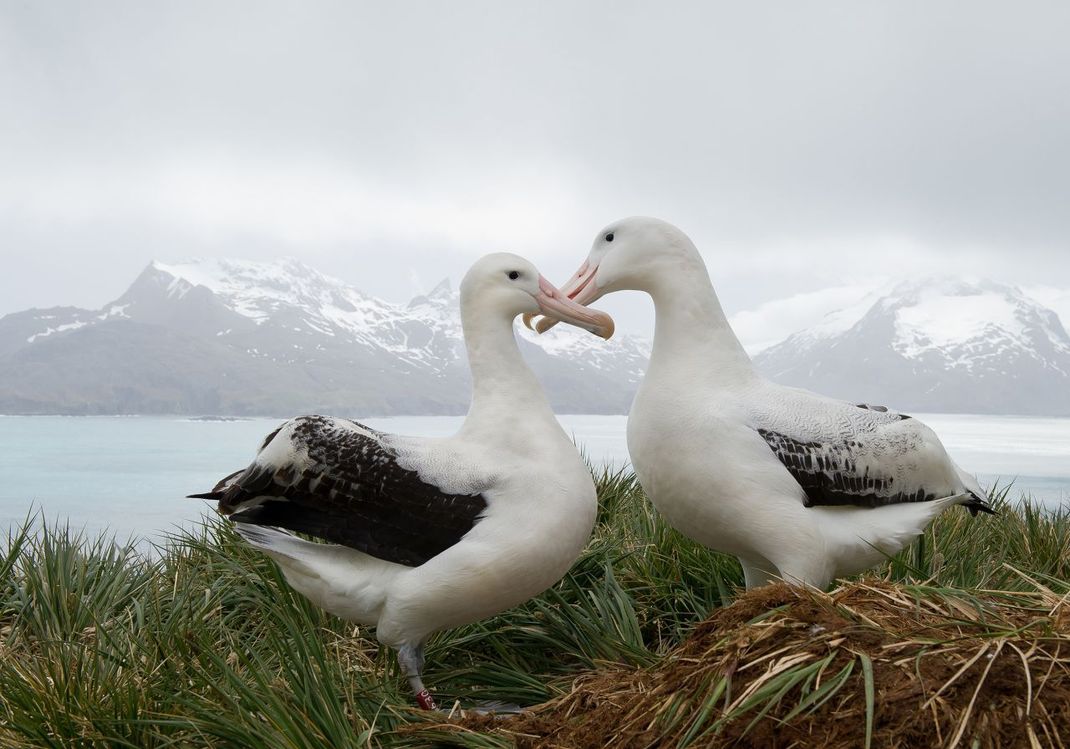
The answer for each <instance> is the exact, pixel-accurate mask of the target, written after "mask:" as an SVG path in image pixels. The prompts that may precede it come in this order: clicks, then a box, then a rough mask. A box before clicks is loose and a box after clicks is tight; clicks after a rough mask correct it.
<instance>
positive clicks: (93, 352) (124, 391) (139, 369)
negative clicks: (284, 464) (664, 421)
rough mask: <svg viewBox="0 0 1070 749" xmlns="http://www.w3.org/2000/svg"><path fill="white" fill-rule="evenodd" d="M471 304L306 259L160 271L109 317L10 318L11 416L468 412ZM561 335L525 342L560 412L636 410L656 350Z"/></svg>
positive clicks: (4, 355) (2, 399)
mask: <svg viewBox="0 0 1070 749" xmlns="http://www.w3.org/2000/svg"><path fill="white" fill-rule="evenodd" d="M457 301H458V295H457V293H456V292H454V291H453V290H452V286H451V284H450V283H449V281H448V279H446V280H445V281H443V282H442V283H440V284H438V285H437V286H436V287H435V288H434V289H432V291H431V292H430V293H429V294H427V295H420V296H417V297H415V298H414V299H412V300H410V302H409V303H408V304H393V303H390V302H386V301H384V300H382V299H378V298H376V297H372V296H369V295H367V294H365V293H363V292H362V291H359V290H358V289H356V288H354V287H352V286H349V285H347V284H345V283H344V282H342V281H340V280H338V279H335V278H331V277H329V276H326V275H324V274H321V273H319V272H318V271H316V270H315V269H313V268H311V267H309V266H307V265H305V264H303V263H301V262H300V261H297V260H295V259H293V258H283V259H280V260H277V261H272V262H268V263H258V262H251V261H240V260H230V259H222V260H193V261H183V262H180V263H163V262H160V261H153V262H151V263H149V264H148V265H147V266H146V267H145V268H144V269H143V270H142V272H141V273H140V274H139V275H138V276H137V278H135V280H134V281H133V283H132V284H131V285H130V286H129V287H128V288H127V289H126V291H125V292H123V294H122V295H121V296H120V297H119V298H118V299H116V300H115V301H114V302H110V303H108V304H106V305H104V307H102V308H101V309H100V310H84V309H80V308H76V307H55V308H51V309H46V310H26V311H23V312H17V313H12V314H11V315H7V316H5V317H3V318H0V412H3V413H68V414H105V413H177V414H201V413H212V414H221V415H222V414H225V415H239V416H242V415H247V416H252V415H286V414H291V413H294V412H308V411H329V412H330V413H334V414H338V415H360V416H380V415H400V414H428V413H431V414H434V413H442V414H458V413H464V412H465V411H466V410H467V406H468V401H469V396H470V384H469V375H468V369H467V361H466V357H465V351H464V345H463V337H462V335H461V327H460V316H459V310H458V308H457ZM559 327H560V331H559V332H558V331H555V332H556V333H557V334H556V335H550V336H545V337H542V338H536V337H535V336H534V335H533V334H530V333H529V332H528V331H523V330H521V331H519V332H520V335H519V336H518V339H519V344H520V347H521V350H522V351H523V353H524V355H525V357H526V358H527V360H528V362H529V364H530V365H531V366H532V368H533V369H534V370H535V372H536V374H537V375H539V376H540V379H541V380H542V382H543V383H544V385H545V386H546V389H547V391H548V395H549V397H550V400H551V403H552V404H553V405H554V406H555V407H556V408H558V409H559V410H562V411H569V410H571V411H574V412H575V411H584V412H590V413H619V412H621V411H623V410H625V409H626V408H627V406H628V403H629V402H630V399H631V394H632V392H633V391H634V388H635V385H636V383H637V382H638V378H639V376H641V372H642V363H643V362H645V357H646V349H645V343H644V342H642V341H640V340H639V339H634V338H631V337H628V336H620V337H618V338H615V339H614V340H612V341H608V342H603V341H601V340H600V339H598V338H596V337H594V336H592V335H590V334H589V333H586V332H584V331H580V330H576V329H573V328H571V327H569V326H559ZM153 333H155V334H156V335H155V336H154V335H153ZM164 342H166V345H164ZM45 344H47V345H45ZM562 351H572V352H576V351H580V352H583V351H589V352H590V353H591V355H590V356H582V355H581V356H568V355H565V354H563V353H562Z"/></svg>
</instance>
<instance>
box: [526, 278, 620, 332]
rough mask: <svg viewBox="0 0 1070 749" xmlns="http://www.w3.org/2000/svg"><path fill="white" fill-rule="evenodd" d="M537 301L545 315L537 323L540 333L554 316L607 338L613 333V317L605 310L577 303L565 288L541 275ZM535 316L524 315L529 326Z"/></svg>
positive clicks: (556, 318) (556, 319) (529, 326)
mask: <svg viewBox="0 0 1070 749" xmlns="http://www.w3.org/2000/svg"><path fill="white" fill-rule="evenodd" d="M535 301H536V302H537V303H538V305H539V311H540V312H541V313H542V314H543V315H544V317H543V319H542V320H539V322H538V324H537V325H536V329H537V330H538V331H539V332H540V333H542V332H544V329H543V324H544V323H545V322H546V321H547V320H548V319H551V318H552V319H553V320H554V322H555V323H556V322H557V321H561V322H567V323H569V324H570V325H575V326H576V327H577V328H583V329H584V330H586V331H589V332H591V333H594V334H595V335H597V336H601V337H602V338H605V339H606V340H608V339H609V338H610V336H612V335H613V330H614V324H613V318H612V317H610V316H609V315H607V314H606V313H605V312H600V311H599V310H595V309H588V308H587V307H584V306H583V305H581V304H577V303H576V302H574V301H572V299H570V298H569V297H568V295H567V294H566V293H565V292H564V290H561V289H558V288H556V287H555V286H554V285H553V284H552V283H550V282H549V281H547V280H546V279H545V278H543V277H542V276H539V293H538V294H536V295H535ZM533 318H534V314H531V313H529V314H526V315H524V317H523V320H524V324H525V325H526V326H528V328H531V320H532V319H533ZM550 327H551V326H547V327H546V328H545V330H549V328H550Z"/></svg>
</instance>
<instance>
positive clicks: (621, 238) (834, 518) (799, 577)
mask: <svg viewBox="0 0 1070 749" xmlns="http://www.w3.org/2000/svg"><path fill="white" fill-rule="evenodd" d="M622 289H635V290H639V291H644V292H647V293H648V294H649V295H650V296H651V298H652V299H653V301H654V307H655V312H656V322H655V334H654V345H653V350H652V352H651V357H650V366H649V369H648V370H647V373H646V376H645V378H644V379H643V382H642V385H641V386H640V388H639V391H638V393H637V395H636V398H635V402H634V403H633V405H632V409H631V414H630V416H629V418H628V451H629V453H630V455H631V459H632V463H633V465H634V467H635V470H636V473H637V474H638V476H639V479H640V482H641V483H642V486H643V489H644V490H645V491H646V493H647V495H648V496H649V497H650V499H651V501H653V503H654V504H655V505H656V506H657V508H658V510H659V511H660V512H661V513H662V514H663V515H664V516H665V518H666V519H667V520H668V521H669V523H671V524H672V525H673V526H674V527H675V528H677V529H678V530H680V531H681V532H683V533H685V534H686V535H688V536H690V537H692V538H694V539H696V540H697V541H700V542H701V543H703V544H705V545H707V546H709V547H711V548H714V549H717V550H719V551H724V552H727V553H730V554H734V555H736V556H738V557H739V558H740V561H741V562H742V564H743V569H744V573H745V575H746V582H747V586H748V587H754V586H756V585H759V584H762V583H764V582H767V581H769V580H770V579H773V578H783V579H785V580H788V581H791V582H795V583H800V584H807V585H813V586H817V587H825V586H827V585H828V584H829V583H830V582H831V581H832V580H833V579H834V578H835V577H837V576H841V575H845V574H851V573H854V572H858V571H861V570H863V569H866V568H867V567H870V566H872V565H874V564H877V563H879V562H880V561H881V560H882V559H884V558H885V555H887V554H894V553H896V552H897V551H899V550H900V549H902V548H903V547H904V546H905V545H906V544H908V543H909V542H910V541H911V540H912V539H913V538H914V537H915V536H917V535H918V534H919V533H921V531H922V530H923V529H924V528H925V526H926V524H928V523H929V521H931V520H932V519H933V518H934V517H936V516H937V515H938V514H939V513H941V512H942V511H943V510H945V509H947V508H948V507H950V506H951V505H955V504H963V505H966V506H967V508H968V509H970V510H971V512H974V513H976V512H977V511H983V512H990V511H991V510H990V509H989V507H988V505H987V504H986V503H985V502H984V492H983V491H982V490H981V488H980V486H978V484H977V481H976V480H975V479H974V478H973V477H972V476H969V475H968V474H965V473H964V472H962V471H961V470H960V469H959V468H958V467H957V466H956V465H955V464H954V462H953V461H952V460H951V459H950V458H949V457H948V455H947V453H946V452H945V451H944V448H943V446H942V445H941V444H940V440H939V439H938V438H937V436H936V435H935V434H934V433H933V431H932V430H931V429H929V428H928V427H927V426H925V425H924V424H922V423H921V422H919V421H918V420H916V419H912V418H910V417H909V416H904V415H901V414H898V413H895V412H892V411H887V410H886V409H883V408H882V407H873V406H867V405H865V404H859V405H854V404H851V403H845V402H843V401H838V400H835V399H832V398H826V397H823V396H819V395H816V394H814V393H810V392H807V391H804V390H799V389H795V388H789V387H783V386H781V385H777V384H775V383H772V382H770V381H768V380H766V379H764V378H763V377H761V376H760V375H759V374H758V373H757V372H756V371H755V369H754V367H753V366H752V364H751V361H750V358H749V357H748V356H747V354H746V352H745V351H744V350H743V347H742V346H741V345H740V343H739V341H738V340H737V339H736V336H735V334H734V333H733V332H732V329H731V328H730V326H729V325H728V321H727V319H726V318H725V316H724V313H723V311H722V310H721V306H720V303H719V302H718V300H717V296H716V294H715V292H714V290H713V285H712V284H711V282H710V278H709V274H708V273H707V270H706V266H705V263H704V262H703V260H702V257H701V256H700V255H699V253H698V251H697V250H696V249H695V246H694V245H693V244H692V243H691V241H690V239H688V238H687V236H686V235H684V234H683V232H681V231H680V230H679V229H677V228H675V227H673V226H671V225H670V224H667V223H665V222H663V221H659V220H657V219H650V218H631V219H625V220H623V221H620V222H617V223H615V224H613V225H611V226H609V227H606V229H604V230H603V231H602V232H600V233H599V235H598V237H597V238H596V240H595V242H594V246H593V247H592V249H591V252H590V255H589V256H588V259H587V261H586V262H585V263H584V265H583V266H582V267H581V268H580V270H579V272H578V273H577V274H576V275H575V276H574V277H573V278H572V279H571V280H570V281H569V283H568V284H567V285H566V286H564V287H563V288H562V291H563V292H564V293H566V294H569V295H570V296H572V297H573V298H574V299H575V301H577V302H579V303H581V304H589V303H591V302H593V301H594V300H596V299H598V298H599V297H601V296H602V295H604V294H606V293H609V292H612V291H618V290H622ZM550 325H552V321H550V320H543V321H541V322H540V324H539V329H540V330H546V329H547V328H548V327H549V326H550Z"/></svg>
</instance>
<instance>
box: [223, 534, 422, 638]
mask: <svg viewBox="0 0 1070 749" xmlns="http://www.w3.org/2000/svg"><path fill="white" fill-rule="evenodd" d="M234 529H235V530H236V531H237V532H238V534H239V535H241V537H242V538H243V539H245V541H246V542H247V543H249V545H250V546H253V547H255V548H257V549H260V550H261V551H263V552H264V553H265V554H267V555H268V556H270V557H271V558H272V559H274V560H275V562H277V563H278V565H279V568H280V569H281V570H282V573H283V575H285V576H286V582H288V583H289V584H290V585H291V586H292V587H293V588H294V590H296V591H297V592H298V593H300V594H301V595H303V596H305V597H306V598H308V599H309V600H311V601H312V602H313V603H314V604H316V605H317V606H319V607H320V608H323V609H326V610H327V611H329V612H331V613H332V614H335V615H336V616H340V617H342V618H343V619H347V620H349V621H352V622H357V623H358V624H369V625H370V624H375V623H376V622H377V621H378V620H379V614H380V612H381V611H382V608H383V604H384V603H385V602H386V596H387V591H389V590H390V587H391V585H392V584H393V582H394V580H395V579H396V578H397V576H398V575H401V574H404V573H405V572H407V571H409V568H408V567H405V566H403V565H400V564H394V563H393V562H387V561H384V560H382V559H377V558H375V557H373V556H370V555H368V554H364V553H361V552H359V551H357V550H355V549H350V548H348V547H346V546H339V545H337V544H323V543H316V542H314V541H305V540H304V539H302V538H298V537H297V536H294V535H293V534H290V533H286V532H285V531H280V530H277V529H275V528H268V527H265V526H262V525H251V524H249V523H241V522H237V523H234Z"/></svg>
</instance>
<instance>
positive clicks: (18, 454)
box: [0, 414, 1070, 540]
mask: <svg viewBox="0 0 1070 749" xmlns="http://www.w3.org/2000/svg"><path fill="white" fill-rule="evenodd" d="M917 417H918V418H920V419H922V420H924V421H925V422H926V423H927V424H929V425H930V426H931V427H933V428H934V429H935V430H936V432H937V434H939V435H940V437H941V439H942V440H943V442H944V445H945V446H946V447H947V449H948V452H950V453H951V455H952V457H953V458H954V459H955V460H956V461H957V462H958V463H959V465H961V466H962V467H963V468H965V469H966V470H968V471H970V472H972V473H975V474H977V476H978V478H979V479H980V480H981V483H982V485H984V486H986V487H988V486H991V485H992V484H993V483H994V482H997V481H998V482H999V484H1000V485H1005V484H1006V483H1008V482H1013V491H1012V495H1013V496H1019V495H1020V493H1021V492H1028V493H1030V494H1031V495H1033V496H1034V497H1035V498H1037V499H1039V500H1041V501H1043V502H1044V503H1045V504H1047V505H1049V506H1052V507H1054V506H1058V505H1059V504H1061V503H1064V502H1070V419H1042V418H1028V417H1012V416H973V415H949V414H918V415H917ZM559 418H560V420H561V423H562V425H563V426H564V428H565V430H566V431H567V432H569V433H570V434H571V435H572V436H573V438H574V439H575V440H576V442H577V444H579V445H580V446H581V447H582V449H583V450H584V451H585V452H586V454H587V455H588V456H589V457H590V458H591V459H592V460H593V461H594V462H595V463H604V462H608V463H614V464H624V463H626V462H627V460H628V450H627V446H626V444H625V426H626V423H627V418H626V417H624V416H589V415H563V416H561V417H559ZM461 420H462V419H461V417H453V416H429V417H425V416H405V417H395V418H384V419H365V420H364V422H365V423H366V424H368V425H369V426H371V427H374V428H376V429H381V430H383V431H388V432H398V433H402V434H413V435H424V436H446V435H449V434H452V433H454V432H455V431H456V430H457V428H458V426H459V425H460V423H461ZM279 422H280V420H279V419H249V420H240V421H198V420H190V419H182V418H167V417H144V416H142V417H63V416H54V417H53V416H32V417H20V416H6V417H0V533H2V532H3V531H5V530H6V529H7V528H8V527H9V526H10V525H11V524H12V523H18V522H20V521H22V520H23V519H24V518H25V517H26V516H27V514H29V513H31V512H41V513H43V514H44V516H45V517H46V518H47V519H48V520H49V521H50V522H57V521H58V522H63V523H68V522H69V523H70V525H71V526H72V527H76V528H84V529H85V530H86V531H88V532H90V533H98V532H109V533H113V534H115V535H116V537H118V538H120V539H126V538H131V537H136V538H142V539H150V540H151V539H158V538H160V537H162V536H163V535H164V534H165V533H166V532H168V531H171V530H174V529H176V528H177V527H179V526H182V525H189V524H192V523H195V522H197V520H198V519H200V518H201V517H202V515H203V514H204V513H205V512H206V509H207V507H208V505H207V503H205V502H203V501H199V500H192V499H185V498H184V497H185V495H186V494H191V493H194V492H203V491H209V490H210V489H211V488H212V486H213V485H214V484H215V482H216V481H217V480H218V479H219V478H221V477H222V476H224V475H226V474H228V473H230V472H231V471H234V470H237V469H238V468H241V467H243V466H245V465H246V464H248V462H249V461H250V459H251V458H252V457H253V454H254V453H255V451H256V448H257V446H258V445H259V444H260V442H261V440H262V439H263V438H264V436H265V435H266V434H267V433H268V432H269V431H271V430H272V429H273V428H274V427H275V426H277V425H278V424H279Z"/></svg>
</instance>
